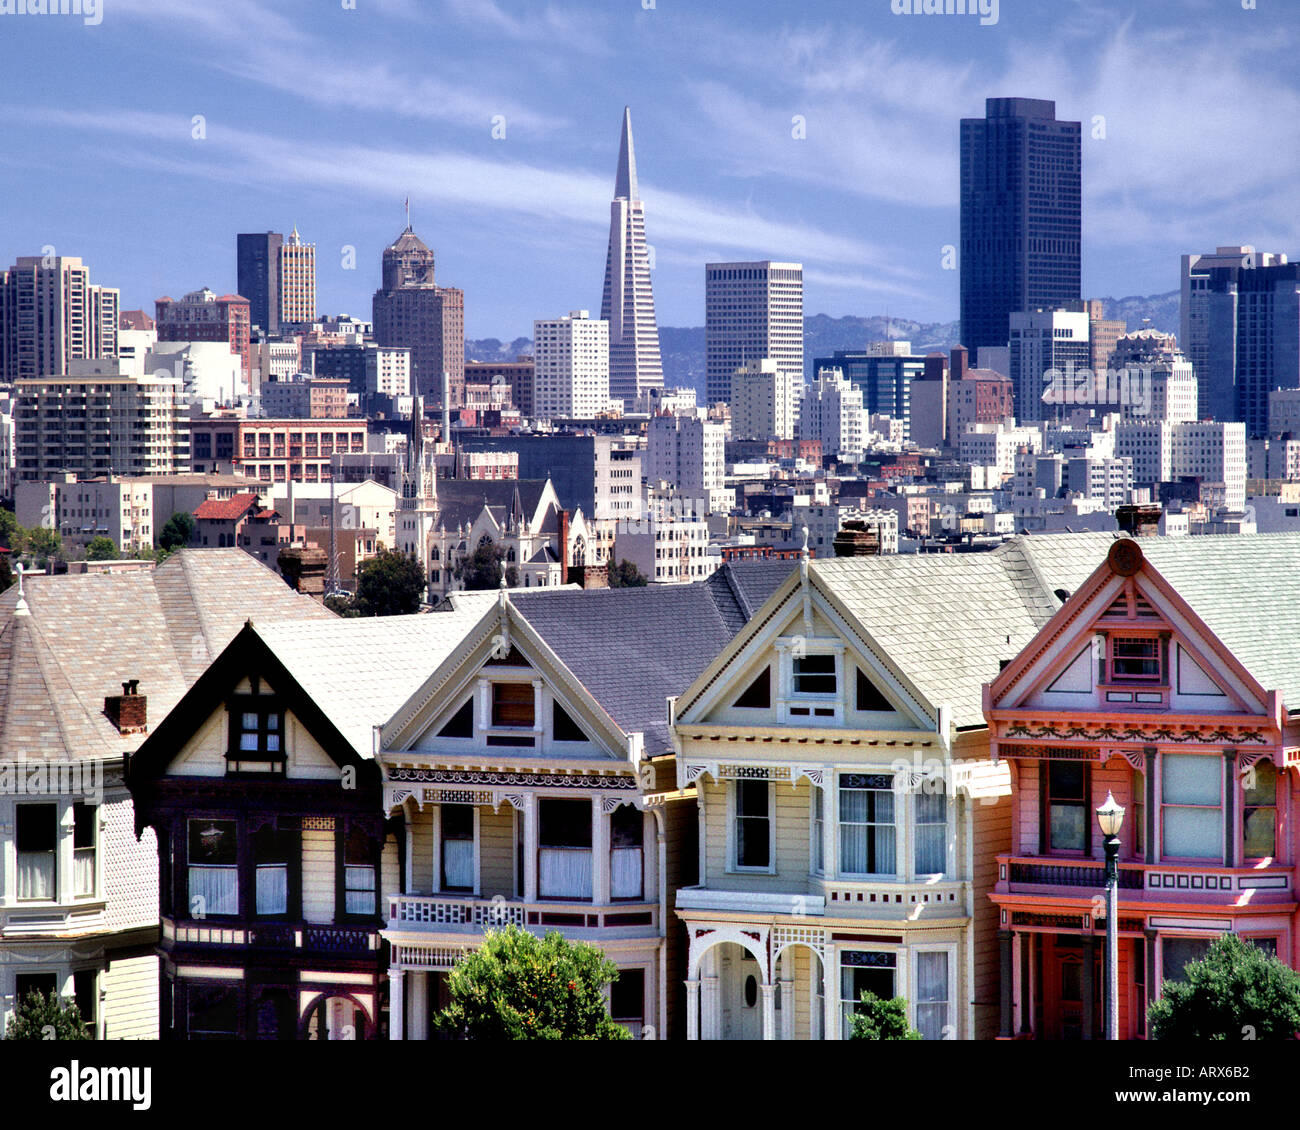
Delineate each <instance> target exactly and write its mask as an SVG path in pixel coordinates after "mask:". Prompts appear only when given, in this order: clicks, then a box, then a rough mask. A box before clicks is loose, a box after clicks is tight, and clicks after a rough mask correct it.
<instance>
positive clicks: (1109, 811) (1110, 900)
mask: <svg viewBox="0 0 1300 1130" xmlns="http://www.w3.org/2000/svg"><path fill="white" fill-rule="evenodd" d="M1097 823H1098V825H1099V826H1100V827H1101V834H1102V836H1104V837H1105V839H1104V840H1103V843H1104V845H1105V848H1106V1039H1108V1040H1118V1039H1119V830H1120V828H1122V827H1123V826H1124V807H1123V805H1120V804H1116V803H1115V797H1114V796H1113V795H1112V794H1111V793H1109V792H1107V794H1106V802H1105V803H1104V804H1103V805H1102V806H1101V807H1100V808H1098V809H1097Z"/></svg>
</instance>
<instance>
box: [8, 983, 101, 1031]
mask: <svg viewBox="0 0 1300 1130" xmlns="http://www.w3.org/2000/svg"><path fill="white" fill-rule="evenodd" d="M5 1039H6V1040H89V1039H90V1029H89V1028H87V1027H86V1023H85V1021H83V1020H82V1019H81V1010H80V1009H79V1008H77V1004H76V1002H75V1001H68V1002H67V1003H66V1004H65V1003H64V1002H63V1001H61V1000H60V999H59V997H58V994H56V993H50V995H49V996H48V997H47V996H46V995H45V994H44V993H41V992H37V991H36V990H35V989H33V990H32V991H31V992H30V993H28V994H27V996H25V997H24V998H23V1000H22V1003H21V1004H20V1005H19V1006H18V1007H17V1008H16V1009H15V1010H14V1014H13V1015H12V1016H11V1017H10V1018H9V1027H8V1028H7V1029H5Z"/></svg>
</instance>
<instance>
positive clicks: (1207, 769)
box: [1160, 753, 1223, 860]
mask: <svg viewBox="0 0 1300 1130" xmlns="http://www.w3.org/2000/svg"><path fill="white" fill-rule="evenodd" d="M1160 800H1161V826H1162V832H1161V843H1160V854H1161V856H1162V857H1163V858H1165V859H1220V860H1221V859H1222V858H1223V762H1222V760H1221V759H1220V758H1218V757H1213V756H1197V755H1196V754H1186V753H1168V754H1165V756H1164V758H1163V759H1162V767H1161V797H1160Z"/></svg>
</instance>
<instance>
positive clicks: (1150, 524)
mask: <svg viewBox="0 0 1300 1130" xmlns="http://www.w3.org/2000/svg"><path fill="white" fill-rule="evenodd" d="M1160 514H1161V509H1160V507H1159V506H1121V507H1119V509H1117V510H1116V511H1115V521H1116V522H1118V523H1119V528H1120V529H1121V530H1123V531H1124V532H1125V533H1126V534H1131V535H1132V536H1133V537H1135V538H1149V537H1155V536H1156V535H1157V534H1159V533H1160Z"/></svg>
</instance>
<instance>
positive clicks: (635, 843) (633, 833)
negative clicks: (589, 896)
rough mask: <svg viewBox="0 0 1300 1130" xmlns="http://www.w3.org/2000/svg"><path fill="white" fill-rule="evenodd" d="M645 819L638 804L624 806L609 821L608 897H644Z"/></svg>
mask: <svg viewBox="0 0 1300 1130" xmlns="http://www.w3.org/2000/svg"><path fill="white" fill-rule="evenodd" d="M644 839H645V817H644V816H643V815H642V813H641V810H640V809H639V808H637V807H636V806H635V805H631V804H623V805H620V806H619V807H618V808H616V809H614V811H613V813H612V814H611V816H610V818H609V895H610V898H616V899H639V898H641V897H642V878H641V876H642V867H643V862H644V859H643V856H642V852H641V849H642V844H643V842H644Z"/></svg>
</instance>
